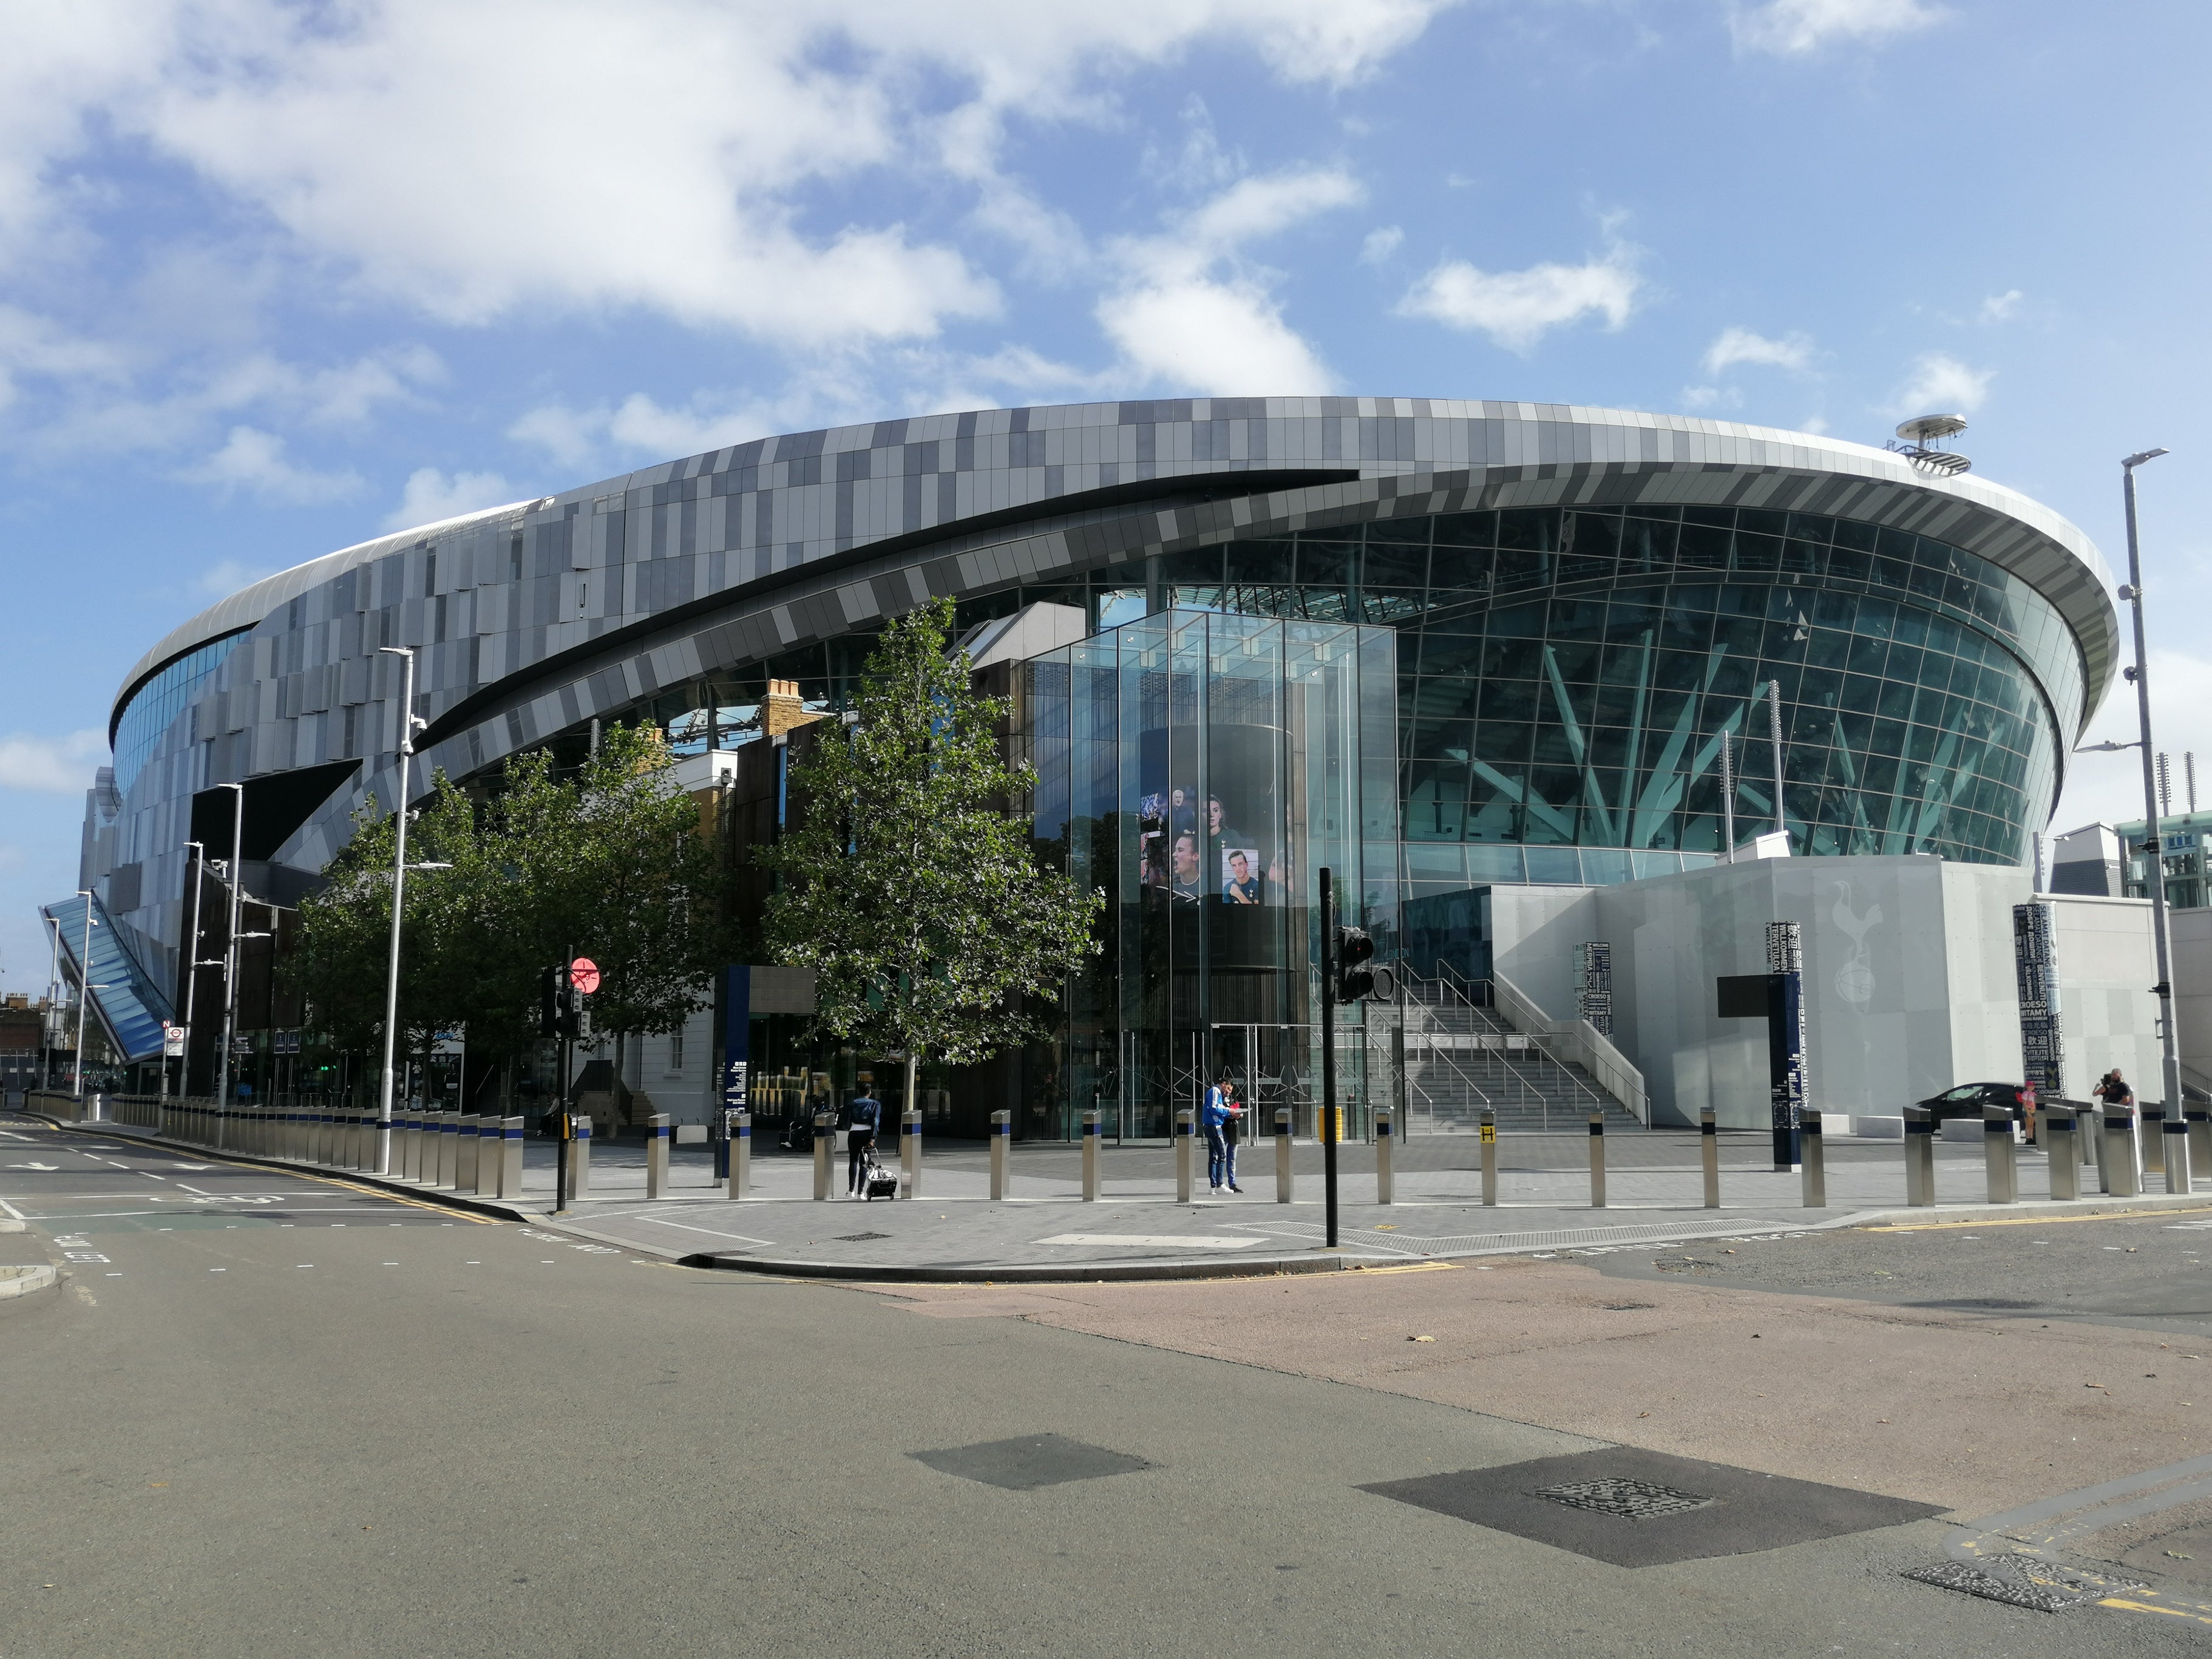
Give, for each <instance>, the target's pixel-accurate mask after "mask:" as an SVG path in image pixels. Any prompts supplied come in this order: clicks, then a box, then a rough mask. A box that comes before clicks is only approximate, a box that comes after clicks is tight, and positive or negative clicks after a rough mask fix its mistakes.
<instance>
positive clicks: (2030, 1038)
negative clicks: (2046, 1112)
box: [2012, 903, 2066, 1100]
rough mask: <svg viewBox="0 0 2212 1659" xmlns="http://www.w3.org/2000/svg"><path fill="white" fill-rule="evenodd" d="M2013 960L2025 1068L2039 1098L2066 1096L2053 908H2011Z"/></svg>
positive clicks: (2044, 905) (2043, 906)
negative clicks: (2018, 991)
mask: <svg viewBox="0 0 2212 1659" xmlns="http://www.w3.org/2000/svg"><path fill="white" fill-rule="evenodd" d="M2012 960H2013V968H2014V971H2015V973H2016V974H2017V975H2018V976H2019V983H2020V1064H2021V1074H2022V1076H2023V1077H2024V1078H2025V1079H2026V1080H2027V1082H2028V1083H2030V1084H2032V1085H2033V1086H2034V1089H2035V1092H2036V1094H2037V1096H2038V1097H2040V1098H2042V1099H2045V1100H2055V1099H2057V1098H2058V1097H2060V1096H2062V1095H2063V1094H2064V1093H2065V1092H2066V1084H2065V1080H2064V1073H2065V1068H2066V1042H2065V1036H2064V1033H2063V1031H2062V1030H2060V1027H2059V1018H2058V952H2057V949H2056V947H2055V946H2054V945H2053V943H2052V939H2051V907H2050V906H2049V905H2048V904H2044V903H2033V904H2015V905H2014V906H2013V907H2012Z"/></svg>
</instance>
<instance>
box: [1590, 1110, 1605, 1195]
mask: <svg viewBox="0 0 2212 1659" xmlns="http://www.w3.org/2000/svg"><path fill="white" fill-rule="evenodd" d="M1589 1148H1590V1153H1589V1158H1590V1208H1592V1209H1593V1210H1602V1209H1603V1208H1605V1114H1604V1113H1603V1112H1592V1113H1591V1114H1590V1115H1589Z"/></svg>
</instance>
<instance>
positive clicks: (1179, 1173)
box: [1175, 1106, 1191, 1204]
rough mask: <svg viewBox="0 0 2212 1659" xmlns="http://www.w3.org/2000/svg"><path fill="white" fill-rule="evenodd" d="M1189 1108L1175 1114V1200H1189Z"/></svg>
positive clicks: (1186, 1202)
mask: <svg viewBox="0 0 2212 1659" xmlns="http://www.w3.org/2000/svg"><path fill="white" fill-rule="evenodd" d="M1190 1127H1191V1116H1190V1108H1189V1107H1188V1106H1186V1107H1184V1108H1183V1109H1182V1110H1181V1111H1179V1112H1177V1113H1176V1131H1175V1132H1176V1148H1175V1164H1176V1203H1178V1204H1188V1203H1189V1202H1190Z"/></svg>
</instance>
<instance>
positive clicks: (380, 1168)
mask: <svg viewBox="0 0 2212 1659" xmlns="http://www.w3.org/2000/svg"><path fill="white" fill-rule="evenodd" d="M377 649H378V650H379V651H380V652H381V653H385V654H386V655H389V656H394V657H398V659H400V660H401V662H402V663H404V665H405V668H404V675H403V678H402V680H401V682H400V684H401V687H402V689H401V691H400V695H399V787H398V797H399V798H398V801H397V802H396V803H395V812H396V815H395V817H394V819H393V824H394V829H393V833H392V952H391V958H390V961H389V963H388V964H387V967H386V976H385V983H384V1079H383V1082H382V1084H381V1085H380V1087H379V1089H378V1092H377V1100H376V1158H375V1160H374V1168H375V1170H376V1173H377V1174H379V1175H382V1174H384V1173H386V1168H387V1165H388V1162H389V1160H390V1158H391V1146H392V1048H393V1045H394V1044H395V1043H396V1042H398V1036H399V918H400V914H401V909H402V905H403V902H404V899H405V897H406V892H407V769H408V763H409V762H410V761H411V760H412V759H413V758H414V757H415V734H416V732H418V731H421V730H422V728H423V727H424V726H427V725H428V724H429V722H428V721H427V720H417V719H416V717H415V653H414V650H413V648H412V647H409V646H404V645H385V646H379V647H377Z"/></svg>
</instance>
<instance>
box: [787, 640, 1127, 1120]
mask: <svg viewBox="0 0 2212 1659" xmlns="http://www.w3.org/2000/svg"><path fill="white" fill-rule="evenodd" d="M952 620H953V610H952V602H951V600H950V599H936V600H933V601H932V602H931V603H929V604H928V605H923V606H922V607H921V608H920V609H919V610H916V611H913V612H911V613H910V614H908V616H905V617H901V618H899V619H897V620H896V621H894V622H893V623H891V624H890V627H889V628H888V629H885V630H884V635H883V637H882V639H881V640H880V641H878V643H877V646H876V648H875V650H874V651H873V652H872V653H871V654H870V656H869V658H868V660H867V664H866V666H865V667H864V668H863V669H862V671H861V676H860V690H859V695H858V697H857V699H856V701H855V702H854V708H853V711H852V714H850V715H849V716H848V723H847V724H846V725H845V726H844V727H843V729H842V731H840V730H837V729H834V728H833V729H825V730H824V731H823V733H822V736H821V739H820V741H819V742H818V744H817V745H816V746H815V749H814V752H813V754H812V756H811V758H809V759H807V760H805V762H803V763H799V764H798V765H795V766H794V767H793V775H792V786H793V793H794V794H795V795H796V796H797V797H799V799H800V801H801V804H802V806H803V809H804V810H803V811H801V812H800V813H799V816H798V822H797V823H795V824H794V825H793V826H792V827H790V828H788V829H787V830H786V831H785V833H784V836H783V838H782V839H781V842H778V843H777V844H776V845H775V846H774V847H771V848H763V849H761V851H760V852H759V853H758V854H757V860H758V861H759V862H761V863H762V864H764V865H765V866H767V867H768V868H769V869H770V870H772V871H774V872H775V873H776V874H777V875H778V876H779V877H781V885H780V887H779V890H777V891H776V892H775V893H774V894H772V895H771V896H769V906H768V919H767V937H768V942H769V949H770V951H772V952H773V954H774V955H775V957H776V959H777V960H779V961H781V962H783V963H791V964H793V965H798V966H805V967H811V968H812V969H814V971H815V998H816V1003H815V1008H816V1012H815V1018H814V1029H815V1030H816V1031H817V1032H820V1033H823V1034H826V1035H829V1036H835V1037H838V1038H842V1039H844V1040H847V1041H850V1042H860V1043H864V1044H866V1045H868V1046H871V1047H873V1048H878V1050H880V1051H882V1052H884V1053H886V1054H899V1055H902V1056H904V1058H905V1060H906V1082H907V1100H908V1103H912V1101H913V1100H914V1097H915V1096H914V1086H915V1072H916V1070H917V1069H918V1068H919V1066H920V1065H921V1062H922V1061H924V1060H931V1059H936V1060H946V1061H950V1062H952V1063H954V1064H967V1063H971V1062H974V1061H976V1060H984V1059H987V1058H988V1057H989V1056H990V1055H991V1054H993V1053H994V1052H996V1051H997V1049H998V1048H1000V1047H1001V1046H1003V1045H1005V1044H1006V1043H1009V1042H1021V1041H1024V1040H1027V1039H1029V1038H1031V1037H1035V1036H1044V1035H1046V1030H1045V1028H1044V1026H1043V1024H1042V1022H1041V1021H1040V1020H1039V1019H1038V1018H1037V1014H1036V1006H1035V1005H1036V1003H1038V1002H1041V1001H1052V1000H1056V994H1057V992H1058V990H1059V988H1060V981H1062V980H1063V979H1064V978H1065V976H1066V974H1067V973H1068V971H1069V970H1070V969H1071V968H1072V967H1073V964H1074V963H1076V962H1077V961H1078V960H1079V958H1081V957H1086V956H1091V955H1095V954H1096V953H1097V951H1098V949H1099V945H1098V944H1097V940H1096V939H1094V938H1093V937H1092V932H1091V928H1092V923H1093V921H1094V920H1095V919H1096V917H1097V914H1098V911H1099V909H1100V907H1101V906H1102V905H1103V903H1104V902H1105V898H1104V895H1103V894H1102V893H1097V892H1095V891H1094V892H1091V893H1085V892H1082V891H1079V890H1078V889H1077V888H1076V886H1075V884H1074V883H1073V882H1072V881H1071V880H1069V879H1068V878H1067V877H1066V876H1065V875H1062V874H1061V873H1060V872H1057V871H1054V870H1052V869H1049V868H1048V867H1046V866H1044V865H1043V864H1042V863H1041V862H1040V861H1039V860H1038V859H1037V857H1036V853H1035V850H1034V849H1033V848H1032V847H1031V845H1030V824H1029V820H1028V818H1027V817H1026V816H1025V815H1024V814H1023V813H1022V812H1021V811H1018V810H1016V809H1017V808H1018V806H1019V805H1020V804H1021V803H1022V802H1023V801H1024V799H1026V796H1027V793H1028V790H1029V784H1030V772H1029V768H1028V767H1027V766H1026V765H1010V764H1009V763H1007V762H1006V758H1005V757H1004V756H1003V755H1002V754H1001V753H1000V746H999V742H998V738H997V736H996V734H995V732H994V727H995V726H996V725H997V724H998V723H999V722H1000V721H1002V720H1005V719H1006V715H1007V713H1008V705H1007V703H1006V700H1005V699H1003V698H992V697H984V696H979V695H977V694H976V693H975V690H974V689H973V688H972V686H971V684H970V680H969V665H968V659H967V653H964V652H962V653H954V654H951V655H948V653H947V646H948V644H949V641H950V635H951V629H952Z"/></svg>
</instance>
